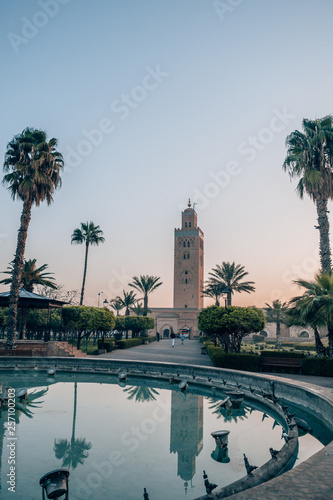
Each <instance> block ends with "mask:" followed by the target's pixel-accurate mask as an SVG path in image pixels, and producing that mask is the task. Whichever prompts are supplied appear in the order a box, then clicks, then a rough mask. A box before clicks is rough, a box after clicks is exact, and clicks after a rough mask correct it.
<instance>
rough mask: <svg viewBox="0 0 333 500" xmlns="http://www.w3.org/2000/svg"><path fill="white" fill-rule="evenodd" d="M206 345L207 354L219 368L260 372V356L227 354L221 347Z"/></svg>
mask: <svg viewBox="0 0 333 500" xmlns="http://www.w3.org/2000/svg"><path fill="white" fill-rule="evenodd" d="M205 344H206V349H207V353H208V355H209V357H210V359H211V360H212V363H213V365H214V366H216V367H217V368H232V369H233V370H245V371H249V372H257V371H259V370H260V356H256V355H255V354H226V353H225V352H224V350H223V349H222V348H221V347H214V345H210V344H207V343H205Z"/></svg>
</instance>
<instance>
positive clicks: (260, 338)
mask: <svg viewBox="0 0 333 500" xmlns="http://www.w3.org/2000/svg"><path fill="white" fill-rule="evenodd" d="M265 339H266V337H265V335H256V334H255V333H254V334H253V336H252V340H253V342H254V344H257V343H258V342H264V340H265Z"/></svg>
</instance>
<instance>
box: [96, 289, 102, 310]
mask: <svg viewBox="0 0 333 500" xmlns="http://www.w3.org/2000/svg"><path fill="white" fill-rule="evenodd" d="M102 293H103V292H98V294H97V296H98V299H97V307H99V299H100V297H101V295H102Z"/></svg>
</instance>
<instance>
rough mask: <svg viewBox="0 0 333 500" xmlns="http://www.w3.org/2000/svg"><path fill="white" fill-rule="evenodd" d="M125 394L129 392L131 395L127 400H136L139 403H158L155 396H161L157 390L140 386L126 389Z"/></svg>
mask: <svg viewBox="0 0 333 500" xmlns="http://www.w3.org/2000/svg"><path fill="white" fill-rule="evenodd" d="M124 392H128V394H129V396H128V398H127V399H130V400H132V399H135V401H136V402H137V403H145V402H149V401H156V398H155V396H158V395H159V392H158V391H157V390H156V389H153V388H152V387H145V386H139V385H137V386H130V387H126V389H124Z"/></svg>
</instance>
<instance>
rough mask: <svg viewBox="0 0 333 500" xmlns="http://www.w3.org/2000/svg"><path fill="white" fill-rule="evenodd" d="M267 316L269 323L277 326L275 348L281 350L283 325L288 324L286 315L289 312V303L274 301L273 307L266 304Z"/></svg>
mask: <svg viewBox="0 0 333 500" xmlns="http://www.w3.org/2000/svg"><path fill="white" fill-rule="evenodd" d="M265 305H266V307H265V308H264V309H265V313H266V314H265V315H266V320H267V322H268V323H275V324H276V342H275V347H276V348H277V349H280V348H281V324H284V325H285V324H286V322H287V318H286V314H287V311H288V307H287V303H286V302H281V301H280V300H273V302H272V305H270V304H267V303H266V304H265Z"/></svg>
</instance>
